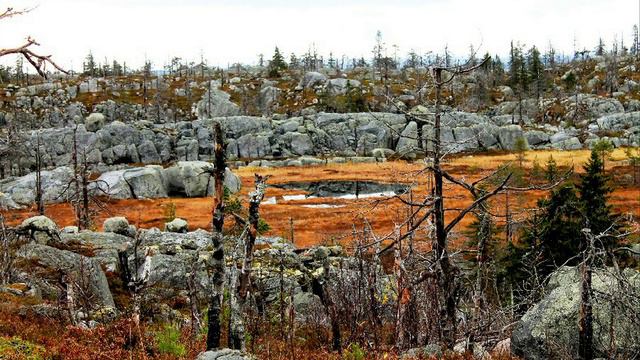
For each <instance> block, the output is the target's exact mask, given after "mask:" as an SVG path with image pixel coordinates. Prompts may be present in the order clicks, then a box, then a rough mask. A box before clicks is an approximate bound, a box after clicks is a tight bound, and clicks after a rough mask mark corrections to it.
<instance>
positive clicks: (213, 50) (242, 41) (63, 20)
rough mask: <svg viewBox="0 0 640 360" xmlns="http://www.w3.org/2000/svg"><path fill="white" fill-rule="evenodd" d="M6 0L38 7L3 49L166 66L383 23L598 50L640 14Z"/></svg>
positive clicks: (332, 0) (484, 45) (390, 27)
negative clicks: (27, 43)
mask: <svg viewBox="0 0 640 360" xmlns="http://www.w3.org/2000/svg"><path fill="white" fill-rule="evenodd" d="M0 4H1V5H0V6H1V7H6V6H8V5H11V6H13V7H16V8H18V7H30V6H37V7H36V8H35V9H34V10H33V11H32V12H30V13H29V14H26V15H24V16H21V17H16V18H13V19H10V20H5V21H2V22H1V23H0V47H9V46H15V45H16V44H18V43H20V42H21V41H22V40H23V39H24V38H25V37H26V36H27V35H32V36H33V37H34V38H35V39H36V40H38V41H39V42H40V43H41V44H42V46H41V51H42V52H46V53H51V54H54V56H55V59H56V60H57V61H58V62H59V63H60V64H61V65H63V66H64V67H67V68H69V67H73V69H74V70H76V71H77V70H79V69H80V67H81V65H82V60H83V58H84V57H85V55H86V54H87V53H88V52H89V50H91V51H92V52H93V54H94V56H95V57H96V59H97V60H98V61H100V62H102V61H104V58H105V56H106V57H107V58H108V59H109V61H111V60H112V59H113V58H116V59H117V60H119V61H120V62H122V61H126V62H127V63H128V64H129V65H130V66H134V67H138V66H140V65H141V64H142V63H143V61H144V59H145V56H146V57H147V58H148V59H150V60H151V61H152V62H153V65H154V68H161V67H162V66H163V65H164V64H165V63H167V62H168V59H170V58H171V57H173V56H180V57H182V58H187V59H192V60H194V61H197V60H199V58H200V53H201V52H202V53H203V54H204V57H205V58H206V59H208V61H209V63H210V64H215V65H220V66H226V65H227V64H230V63H233V62H236V61H241V62H244V63H255V62H256V61H257V57H258V56H257V55H258V54H260V53H264V54H265V56H266V57H267V58H270V57H271V54H272V53H273V49H274V47H275V46H276V45H277V46H279V47H280V49H281V51H282V52H283V53H285V54H286V56H287V58H288V54H290V53H291V52H295V53H297V54H302V53H304V52H305V51H306V50H307V49H308V48H309V47H310V45H311V44H315V46H316V48H317V49H318V51H319V52H320V53H321V54H325V55H328V53H329V52H333V54H334V55H336V57H339V56H341V55H343V54H345V55H348V56H349V57H361V56H364V57H366V58H370V57H371V48H372V47H373V44H374V41H375V34H376V31H377V30H380V31H381V32H382V35H383V39H384V41H385V43H386V44H387V46H388V48H389V51H388V53H389V55H390V56H391V55H393V49H392V45H397V46H398V48H399V53H400V54H402V55H404V54H406V53H407V52H408V51H409V50H411V49H416V50H417V51H418V52H421V53H423V52H426V51H428V50H433V51H437V52H442V50H443V49H444V46H445V45H446V44H448V46H449V49H450V50H451V51H452V52H454V53H457V54H460V55H464V54H466V53H467V52H468V48H469V45H470V44H474V45H476V46H478V45H481V50H480V51H481V52H482V53H484V52H487V51H488V52H490V53H498V54H507V53H508V49H509V42H510V41H511V40H512V39H513V40H516V41H520V42H522V43H524V44H526V45H527V46H531V45H533V44H535V45H537V46H538V47H540V48H544V49H546V48H547V47H548V44H549V42H551V43H553V44H554V46H555V47H556V48H557V49H559V52H566V53H567V54H569V53H572V51H573V44H574V38H575V39H576V40H577V43H578V47H579V48H585V47H586V48H587V49H592V48H593V47H594V46H595V44H596V43H597V40H598V38H599V37H603V38H604V39H605V41H606V43H607V44H610V43H611V42H612V41H613V39H614V36H617V37H618V39H620V38H621V37H622V36H624V40H625V42H626V43H627V44H629V45H630V39H631V30H632V26H633V24H635V23H637V21H638V0H573V1H571V0H518V1H515V0H485V1H480V0H449V1H445V0H422V1H418V0H386V1H379V0H316V1H306V0H290V1H285V0H209V1H205V0H172V1H169V0H40V1H31V0H13V1H12V0H8V1H3V2H1V3H0Z"/></svg>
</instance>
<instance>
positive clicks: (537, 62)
mask: <svg viewBox="0 0 640 360" xmlns="http://www.w3.org/2000/svg"><path fill="white" fill-rule="evenodd" d="M527 62H528V67H529V69H528V73H529V77H530V79H531V81H532V82H533V85H534V88H535V90H536V97H537V98H538V99H539V98H540V97H541V96H542V93H543V92H544V85H545V82H544V66H543V64H542V60H541V59H540V51H538V48H536V47H535V46H534V47H532V48H531V50H529V54H528V59H527Z"/></svg>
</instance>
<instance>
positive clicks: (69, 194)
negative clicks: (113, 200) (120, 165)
mask: <svg viewBox="0 0 640 360" xmlns="http://www.w3.org/2000/svg"><path fill="white" fill-rule="evenodd" d="M77 130H78V127H77V126H76V127H75V128H74V129H73V150H72V154H71V161H72V163H73V178H71V180H70V181H69V183H67V186H66V188H65V189H64V190H63V191H62V192H61V193H60V194H59V195H58V198H62V197H65V198H66V200H67V201H68V202H69V203H70V204H71V207H72V208H73V211H74V214H75V216H76V226H77V227H78V229H89V228H91V226H92V223H93V220H92V219H93V217H94V216H95V209H96V208H97V209H99V210H103V211H107V208H106V205H105V203H104V202H103V201H102V200H101V198H100V196H101V195H104V196H108V195H109V184H107V183H106V182H104V181H99V180H91V178H92V172H91V169H90V166H89V164H88V161H87V148H86V146H82V148H79V147H78V137H77Z"/></svg>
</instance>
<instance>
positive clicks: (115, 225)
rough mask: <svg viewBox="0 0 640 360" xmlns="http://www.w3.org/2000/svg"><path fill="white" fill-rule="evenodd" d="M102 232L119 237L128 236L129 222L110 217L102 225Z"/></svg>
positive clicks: (118, 217)
mask: <svg viewBox="0 0 640 360" xmlns="http://www.w3.org/2000/svg"><path fill="white" fill-rule="evenodd" d="M102 231H104V232H111V233H115V234H120V235H128V234H129V221H128V220H127V219H126V218H125V217H122V216H116V217H110V218H108V219H106V220H105V221H104V223H103V224H102Z"/></svg>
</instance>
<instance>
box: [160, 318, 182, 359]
mask: <svg viewBox="0 0 640 360" xmlns="http://www.w3.org/2000/svg"><path fill="white" fill-rule="evenodd" d="M156 341H157V343H158V351H159V352H160V353H163V354H170V355H174V356H184V355H185V354H186V353H187V349H186V348H185V346H184V345H183V344H181V343H180V331H179V330H178V329H176V328H175V327H174V326H172V325H166V326H165V327H164V328H163V329H162V330H161V331H160V332H158V333H156Z"/></svg>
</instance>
